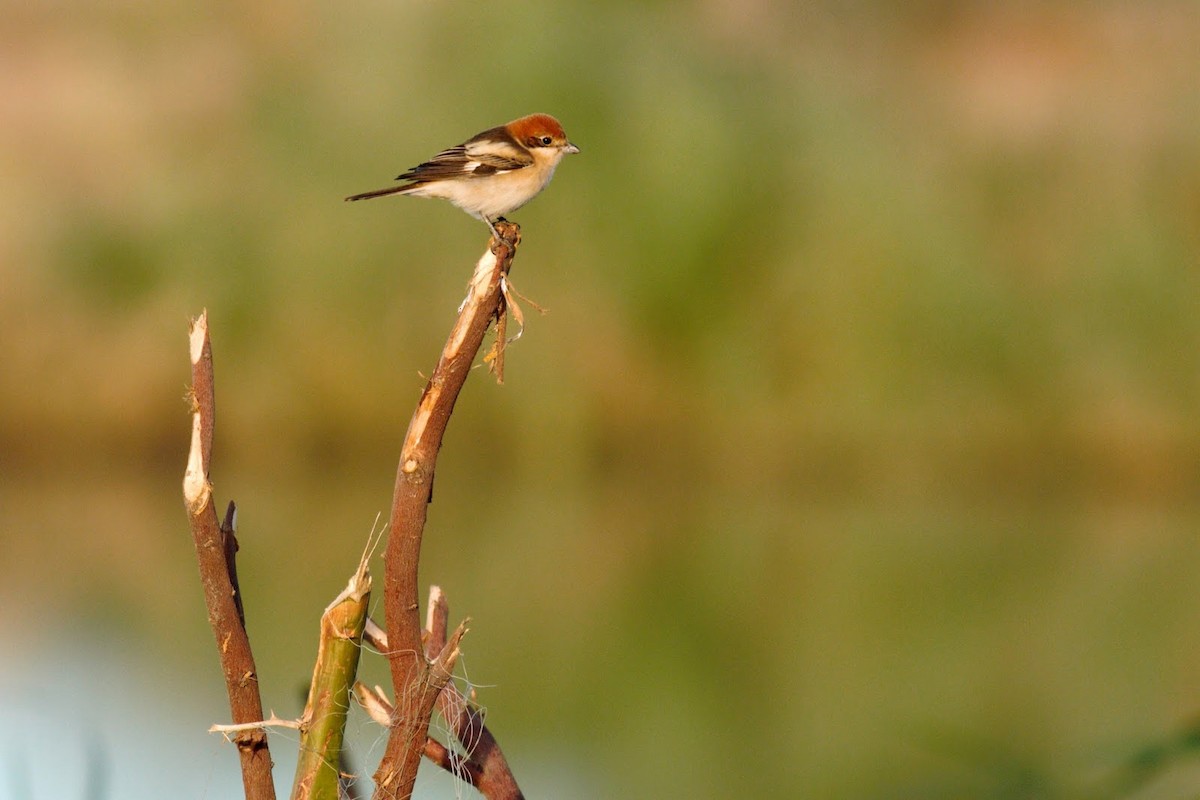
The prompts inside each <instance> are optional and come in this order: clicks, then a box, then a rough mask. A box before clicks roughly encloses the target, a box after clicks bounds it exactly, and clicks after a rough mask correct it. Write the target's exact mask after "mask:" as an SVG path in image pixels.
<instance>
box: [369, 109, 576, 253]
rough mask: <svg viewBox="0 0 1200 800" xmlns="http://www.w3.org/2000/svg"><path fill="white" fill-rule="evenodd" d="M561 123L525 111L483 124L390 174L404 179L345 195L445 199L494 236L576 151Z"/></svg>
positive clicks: (498, 236) (548, 117)
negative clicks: (503, 122) (467, 135)
mask: <svg viewBox="0 0 1200 800" xmlns="http://www.w3.org/2000/svg"><path fill="white" fill-rule="evenodd" d="M578 152H579V148H578V147H576V146H575V145H573V144H571V142H570V141H569V140H568V139H567V134H566V133H565V132H564V131H563V127H562V125H561V124H560V123H559V121H558V120H557V119H555V118H554V117H552V116H550V115H549V114H530V115H529V116H525V117H521V118H520V119H515V120H513V121H512V122H510V123H508V124H507V125H500V126H498V127H495V128H489V129H487V130H486V131H483V132H482V133H477V134H475V135H474V136H472V137H471V138H470V139H467V140H466V141H465V142H463V143H462V144H459V145H455V146H454V147H449V148H446V149H445V150H443V151H441V152H440V153H438V154H437V155H435V156H434V157H433V158H431V159H429V160H428V161H425V162H423V163H421V164H418V165H417V166H415V167H413V168H412V169H409V170H407V171H406V172H403V173H401V174H400V175H399V176H397V177H396V180H398V181H406V183H405V184H403V185H401V186H389V187H387V188H384V189H376V190H374V191H371V192H363V193H361V194H352V195H350V196H349V197H347V198H346V200H347V201H355V200H367V199H370V198H372V197H386V196H388V195H393V194H404V195H410V196H412V197H437V198H441V199H443V200H449V201H450V202H451V203H453V204H454V205H456V206H458V207H459V208H461V209H462V210H463V211H465V212H467V213H468V214H470V215H471V216H472V217H475V218H477V219H481V220H483V221H484V222H486V223H487V226H488V228H490V229H491V231H492V235H493V236H495V237H496V241H502V237H501V236H500V234H499V232H497V230H496V225H495V223H496V222H497V221H499V220H501V219H503V218H504V215H505V214H510V213H512V212H513V211H516V210H517V209H518V208H520V207H521V206H523V205H525V204H526V203H528V202H529V201H530V200H532V199H533V198H535V197H537V196H538V194H539V193H540V192H541V191H542V190H543V189H545V188H546V184H548V183H550V179H551V178H553V177H554V169H555V168H556V167H557V166H558V162H559V161H561V160H562V159H563V156H566V155H570V154H573V153H578Z"/></svg>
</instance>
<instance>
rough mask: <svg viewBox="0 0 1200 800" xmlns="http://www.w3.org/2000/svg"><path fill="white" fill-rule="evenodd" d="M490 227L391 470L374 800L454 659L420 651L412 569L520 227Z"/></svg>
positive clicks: (391, 777) (393, 781) (402, 781)
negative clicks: (383, 715) (431, 657)
mask: <svg viewBox="0 0 1200 800" xmlns="http://www.w3.org/2000/svg"><path fill="white" fill-rule="evenodd" d="M497 228H498V229H499V231H500V232H501V236H502V237H503V238H502V239H501V240H500V241H496V240H495V239H493V240H492V245H491V246H489V249H488V251H487V252H486V253H484V255H483V257H482V258H480V260H479V263H478V264H477V265H476V267H475V273H474V275H473V277H472V278H471V283H470V286H469V289H468V292H467V298H466V300H464V301H463V305H462V308H461V310H460V312H459V316H458V320H457V321H456V322H455V324H454V327H453V329H452V330H451V332H450V336H449V338H448V339H447V341H446V345H445V347H444V348H443V349H442V355H441V358H440V359H439V361H438V365H437V367H436V369H435V370H434V372H433V375H432V376H431V377H430V379H429V382H428V384H427V385H426V386H425V391H424V393H423V394H422V395H421V399H420V401H419V402H418V404H417V409H416V411H415V412H414V414H413V416H412V420H411V421H410V422H409V426H408V432H407V434H406V435H405V438H404V444H403V445H402V447H401V452H400V462H399V465H398V468H397V470H396V484H395V491H394V493H393V495H392V515H391V523H390V525H389V529H390V531H391V533H390V536H389V539H388V547H387V551H386V553H385V554H384V612H385V614H386V623H387V624H386V627H387V635H388V641H389V642H390V644H391V646H390V647H389V648H388V649H387V650H386V653H387V655H388V660H389V663H390V666H391V673H392V685H393V689H394V692H395V696H396V698H397V709H396V713H395V714H394V715H393V718H392V730H391V734H390V736H389V737H388V743H387V747H386V749H385V751H384V755H383V759H382V761H381V762H380V765H379V769H378V771H377V772H376V773H375V787H376V789H375V797H376V798H377V800H385V799H386V800H393V799H398V800H407V798H409V797H411V795H412V788H413V783H414V782H415V780H416V776H417V767H418V766H419V764H420V761H421V757H422V754H423V752H424V743H425V740H426V738H427V736H428V731H429V717H430V715H431V714H432V712H433V706H434V703H435V702H436V701H437V698H438V695H439V694H441V691H442V689H443V687H444V686H445V685H446V682H447V681H448V680H449V678H450V675H449V672H448V671H446V670H445V669H444V668H445V667H446V666H447V665H448V664H452V663H453V658H454V657H456V653H451V652H446V653H443V655H445V656H446V658H445V659H443V660H441V663H439V665H438V667H439V668H437V669H433V668H432V665H431V664H430V662H429V661H428V660H427V659H426V657H425V651H424V648H423V647H422V641H421V638H422V637H421V632H422V628H421V619H420V613H419V603H420V598H419V596H418V580H417V568H418V564H419V560H420V554H421V538H422V535H423V533H424V529H425V519H426V514H427V511H428V504H429V500H430V492H431V488H432V485H433V474H434V469H435V468H436V465H437V456H438V451H439V449H440V448H441V445H442V436H443V434H444V433H445V430H446V425H447V424H448V423H449V421H450V414H451V412H452V411H453V410H454V404H455V401H456V400H457V399H458V394H459V392H460V391H461V390H462V387H463V384H464V383H465V382H466V379H467V375H468V374H469V373H470V370H471V365H472V363H473V362H474V360H475V357H476V355H477V354H478V352H479V348H480V346H481V345H482V344H483V339H484V336H485V335H486V333H487V329H488V326H489V325H490V324H491V321H492V320H493V319H495V318H496V317H497V315H498V314H499V313H500V303H501V297H502V295H501V291H500V280H501V277H502V276H504V275H506V274H507V273H508V270H509V269H510V267H511V266H512V259H513V255H514V254H515V252H516V244H517V242H518V241H519V240H520V228H519V227H517V226H516V225H514V224H512V223H498V224H497ZM459 635H460V636H461V634H459ZM453 650H454V651H456V650H457V647H455V648H453Z"/></svg>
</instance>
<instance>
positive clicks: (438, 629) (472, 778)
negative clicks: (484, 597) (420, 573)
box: [425, 586, 525, 800]
mask: <svg viewBox="0 0 1200 800" xmlns="http://www.w3.org/2000/svg"><path fill="white" fill-rule="evenodd" d="M426 613H427V617H426V626H425V627H426V630H427V631H428V632H429V633H428V638H427V639H426V642H425V648H426V650H425V652H426V654H429V653H436V652H440V651H441V650H442V649H444V648H445V642H446V625H447V622H448V621H449V618H450V603H449V602H448V601H447V600H446V595H445V594H444V593H443V592H442V589H441V587H440V586H433V587H430V590H429V607H428V611H427V612H426ZM437 709H438V713H439V714H441V715H442V719H444V720H446V724H447V725H449V726H450V730H452V731H453V732H454V738H455V739H457V740H458V743H459V744H460V745H462V748H463V750H464V751H465V752H466V757H465V758H453V759H450V762H451V764H453V765H456V766H454V767H453V768H451V767H447V766H446V765H445V764H444V763H442V762H441V761H438V760H435V759H433V758H432V757H431V755H430V749H429V747H428V745H427V746H426V749H425V755H426V757H427V758H430V759H431V760H434V762H435V763H437V764H439V765H440V766H441V767H442V768H443V769H449V770H450V771H451V772H453V773H454V774H455V775H457V776H458V777H460V778H462V779H463V780H466V781H467V782H469V783H470V784H471V785H472V786H474V787H475V788H476V789H478V790H479V793H480V794H482V795H483V796H484V797H486V798H487V799H488V800H524V797H525V795H523V794H522V793H521V788H520V787H519V786H517V779H516V778H515V777H514V776H513V774H512V770H511V769H510V768H509V766H508V760H507V759H505V757H504V753H503V752H502V751H501V750H500V745H499V744H498V743H497V742H496V737H494V736H492V732H491V731H489V730H488V729H487V726H486V725H484V724H483V715H481V714H480V713H479V709H478V708H476V707H475V706H474V705H473V704H472V703H471V702H469V701H468V700H467V698H466V697H464V696H463V694H462V692H460V691H459V689H458V687H457V686H455V685H454V684H453V683H448V684H446V688H445V689H443V690H442V693H441V694H440V695H438V702H437ZM464 762H465V766H463V763H464Z"/></svg>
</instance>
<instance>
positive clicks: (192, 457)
mask: <svg viewBox="0 0 1200 800" xmlns="http://www.w3.org/2000/svg"><path fill="white" fill-rule="evenodd" d="M189 341H190V353H191V361H192V388H191V391H190V398H191V401H192V443H191V447H190V449H189V451H188V461H187V469H186V470H185V472H184V477H183V497H184V503H185V504H186V506H187V511H188V522H189V524H190V527H191V531H192V541H193V543H194V544H195V547H196V560H197V562H198V563H199V566H200V583H201V585H202V586H203V588H204V602H205V605H206V606H207V607H208V621H209V624H210V625H211V626H212V630H213V635H214V636H215V637H216V640H217V653H218V655H219V656H220V659H221V670H222V671H223V672H224V674H225V690H226V692H227V693H228V695H229V711H230V716H231V717H232V719H233V723H234V724H235V725H243V724H246V723H259V722H260V721H261V720H262V718H263V711H262V699H261V697H260V696H259V692H258V672H257V670H256V668H255V666H254V655H253V653H252V652H251V650H250V638H249V636H248V635H247V634H246V625H245V617H244V612H243V609H242V604H241V597H240V591H239V589H238V586H237V569H236V567H235V562H234V553H236V552H237V539H236V536H235V531H234V527H233V526H234V521H235V519H236V514H235V512H236V509H235V508H234V505H233V504H232V503H230V505H229V510H228V512H227V513H226V517H225V519H226V524H225V525H221V524H220V523H218V521H217V512H216V509H215V508H214V507H213V502H212V484H211V483H210V482H209V477H208V476H209V469H210V464H211V458H212V442H213V424H214V420H215V418H216V411H215V408H216V401H215V396H214V393H213V364H212V343H211V342H210V340H209V337H208V313H207V312H204V313H202V314H201V315H200V317H199V318H198V319H196V320H194V321H193V322H192V326H191V331H190V339H189ZM232 740H233V743H234V744H236V745H237V748H238V755H239V756H240V758H241V764H242V787H243V789H244V791H245V795H246V798H247V800H274V797H275V784H274V782H273V781H272V779H271V754H270V752H269V750H268V748H267V735H266V733H265V732H264V731H263V730H262V728H261V727H257V728H254V727H251V728H247V729H245V730H240V731H237V732H236V733H235V734H234V735H233V737H232Z"/></svg>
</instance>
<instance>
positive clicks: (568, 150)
mask: <svg viewBox="0 0 1200 800" xmlns="http://www.w3.org/2000/svg"><path fill="white" fill-rule="evenodd" d="M563 152H564V153H567V154H570V153H578V152H579V148H578V147H576V146H575V145H573V144H571V143H570V142H567V146H566V147H564V148H563Z"/></svg>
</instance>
